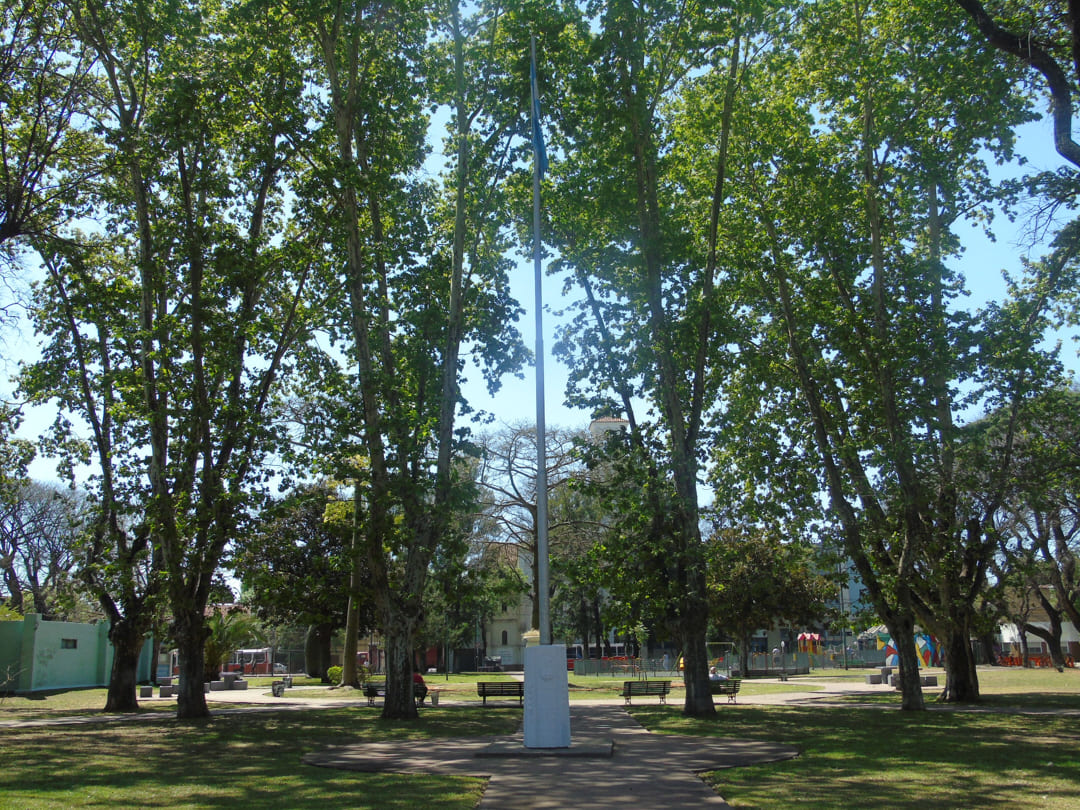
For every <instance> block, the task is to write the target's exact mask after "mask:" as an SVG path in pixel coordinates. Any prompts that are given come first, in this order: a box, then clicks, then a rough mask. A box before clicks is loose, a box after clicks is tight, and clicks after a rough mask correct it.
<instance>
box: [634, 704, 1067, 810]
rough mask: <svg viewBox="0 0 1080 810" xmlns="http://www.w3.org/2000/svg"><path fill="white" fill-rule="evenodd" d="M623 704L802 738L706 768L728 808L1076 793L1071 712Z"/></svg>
mask: <svg viewBox="0 0 1080 810" xmlns="http://www.w3.org/2000/svg"><path fill="white" fill-rule="evenodd" d="M632 711H633V714H634V716H635V717H636V718H637V719H638V720H639V721H640V722H641V723H642V724H643V725H645V726H646V727H647V728H649V729H651V730H653V731H656V732H661V733H677V734H694V735H698V734H701V735H718V736H723V737H731V738H733V739H750V740H768V741H772V742H782V743H786V744H788V745H794V746H796V747H798V748H799V749H801V751H802V754H801V756H799V757H798V758H796V759H794V760H789V761H786V762H779V763H774V764H770V765H760V766H753V767H749V768H738V769H732V770H726V771H715V772H713V773H711V774H709V775H708V776H707V778H708V781H709V782H710V783H711V784H713V785H714V787H715V788H716V790H717V792H718V793H719V794H720V795H721V796H723V797H724V799H725V800H727V801H728V802H729V803H730V804H731V805H732V806H733V807H738V808H758V809H759V810H770V809H771V808H777V810H779V808H788V807H791V806H793V805H797V806H798V807H800V808H811V809H820V810H825V809H826V808H852V807H869V806H879V807H887V808H897V809H902V808H926V807H934V808H969V807H994V806H996V807H1006V806H1008V807H1019V808H1025V807H1030V808H1036V807H1037V808H1049V809H1050V810H1066V808H1069V809H1070V810H1071V809H1072V808H1075V807H1077V797H1078V796H1080V730H1078V727H1077V722H1076V718H1075V717H1060V716H1027V715H1015V714H1000V713H973V712H955V711H947V712H946V711H941V712H938V711H934V712H919V713H909V712H901V711H891V710H882V709H860V708H855V707H852V708H843V709H838V708H827V709H821V708H817V707H807V706H797V707H796V706H748V705H741V706H738V707H737V708H736V707H725V710H724V711H721V712H718V713H717V717H716V719H715V720H710V721H702V720H691V719H688V718H686V717H684V716H683V715H682V714H681V712H680V711H679V710H678V708H677V707H671V706H669V707H656V706H643V707H635V708H634V709H633V710H632Z"/></svg>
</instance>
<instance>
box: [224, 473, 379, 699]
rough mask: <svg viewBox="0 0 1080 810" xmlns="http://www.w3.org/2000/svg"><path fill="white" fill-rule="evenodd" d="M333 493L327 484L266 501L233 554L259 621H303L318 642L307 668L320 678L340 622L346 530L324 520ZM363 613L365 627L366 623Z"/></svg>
mask: <svg viewBox="0 0 1080 810" xmlns="http://www.w3.org/2000/svg"><path fill="white" fill-rule="evenodd" d="M337 502H338V494H337V493H336V492H335V491H334V489H333V488H332V487H331V486H330V485H329V484H328V483H325V482H323V483H317V484H313V485H311V486H308V487H301V488H298V489H296V490H294V491H293V492H291V493H289V494H288V495H287V496H286V497H284V498H282V499H281V500H278V501H275V502H273V503H270V504H268V505H267V506H266V507H265V508H264V510H263V512H262V514H261V515H260V517H259V519H258V520H257V522H256V524H255V525H254V526H253V527H252V529H253V530H252V532H251V534H250V535H249V537H248V538H247V540H246V541H245V542H244V544H243V546H242V548H240V549H239V550H238V552H237V554H236V556H235V557H234V558H233V567H234V570H235V572H236V575H237V576H238V577H239V578H240V580H241V582H243V585H244V590H245V593H246V595H247V596H248V599H249V601H250V604H252V605H253V606H254V607H255V609H256V610H257V612H258V615H259V617H260V619H262V620H263V621H264V622H273V623H277V624H301V625H307V626H309V628H310V632H311V634H312V636H313V638H315V639H318V640H319V645H318V646H317V647H315V648H313V649H312V650H311V652H312V653H313V655H312V656H311V657H310V658H309V659H308V660H307V662H306V666H307V672H308V674H309V675H311V676H313V677H320V678H325V677H326V669H327V667H328V666H329V661H330V642H331V639H332V636H333V633H334V631H335V630H336V629H338V628H339V627H341V626H342V624H343V623H344V618H345V617H344V607H345V604H346V598H345V597H346V593H347V590H348V575H347V573H346V544H347V540H346V533H345V532H344V531H343V530H342V527H341V526H340V525H339V523H338V522H337V521H334V520H331V519H329V516H328V514H327V507H328V505H331V504H334V503H337ZM372 618H373V617H371V616H368V617H366V618H365V620H364V622H363V624H364V626H365V627H370V626H371V625H372Z"/></svg>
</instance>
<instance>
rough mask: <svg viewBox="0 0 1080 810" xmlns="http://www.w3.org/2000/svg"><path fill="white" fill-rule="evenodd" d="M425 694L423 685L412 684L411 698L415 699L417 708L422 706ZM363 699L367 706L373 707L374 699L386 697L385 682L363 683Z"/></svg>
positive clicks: (425, 689) (425, 690)
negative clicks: (364, 698)
mask: <svg viewBox="0 0 1080 810" xmlns="http://www.w3.org/2000/svg"><path fill="white" fill-rule="evenodd" d="M427 693H428V689H427V687H426V686H424V685H423V684H419V683H414V684H413V697H414V698H415V699H416V705H417V706H423V705H424V698H426V697H427ZM364 697H366V698H367V702H368V706H374V705H375V698H384V697H386V681H385V680H381V681H365V682H364Z"/></svg>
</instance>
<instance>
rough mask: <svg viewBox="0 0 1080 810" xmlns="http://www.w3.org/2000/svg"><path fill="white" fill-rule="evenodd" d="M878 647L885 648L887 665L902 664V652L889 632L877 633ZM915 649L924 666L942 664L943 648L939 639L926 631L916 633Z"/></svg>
mask: <svg viewBox="0 0 1080 810" xmlns="http://www.w3.org/2000/svg"><path fill="white" fill-rule="evenodd" d="M877 648H878V649H879V650H885V666H889V667H897V666H900V654H899V653H898V652H897V650H896V645H895V644H893V640H892V636H890V635H889V634H888V633H878V634H877ZM915 650H916V652H917V653H918V655H919V663H920V664H921V665H922V666H924V667H939V666H941V648H940V647H939V646H938V642H937V639H936V638H934V637H933V636H931V635H928V634H926V633H916V634H915Z"/></svg>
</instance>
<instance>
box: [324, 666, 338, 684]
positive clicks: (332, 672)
mask: <svg viewBox="0 0 1080 810" xmlns="http://www.w3.org/2000/svg"><path fill="white" fill-rule="evenodd" d="M326 679H327V680H328V681H330V683H341V667H330V668H329V669H328V670H326Z"/></svg>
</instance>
